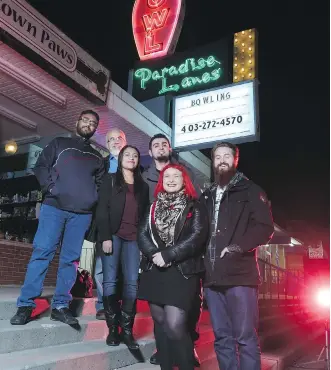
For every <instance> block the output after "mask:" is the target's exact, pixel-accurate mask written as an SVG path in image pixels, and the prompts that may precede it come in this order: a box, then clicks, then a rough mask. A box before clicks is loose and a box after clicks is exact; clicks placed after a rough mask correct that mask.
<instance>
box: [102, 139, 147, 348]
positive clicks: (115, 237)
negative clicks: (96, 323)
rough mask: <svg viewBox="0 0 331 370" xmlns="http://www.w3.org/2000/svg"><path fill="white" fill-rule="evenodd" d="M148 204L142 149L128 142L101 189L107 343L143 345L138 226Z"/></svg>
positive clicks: (131, 346) (113, 344)
mask: <svg viewBox="0 0 331 370" xmlns="http://www.w3.org/2000/svg"><path fill="white" fill-rule="evenodd" d="M147 206H148V185H147V184H146V183H145V182H144V181H143V179H142V176H141V172H140V153H139V151H138V149H137V148H135V147H133V146H130V145H127V146H125V147H124V148H123V149H122V150H121V151H120V153H119V156H118V169H117V172H116V173H115V174H107V175H106V176H105V177H104V181H103V183H102V185H101V188H100V191H99V201H98V206H97V211H96V225H97V235H98V241H99V242H102V249H103V255H102V256H101V259H102V269H103V295H104V296H103V303H104V308H105V316H106V321H107V325H108V327H109V335H108V337H107V340H106V343H107V344H108V345H109V346H118V345H119V344H120V339H121V338H120V336H119V326H121V328H122V332H121V333H122V340H123V341H124V343H125V344H126V345H127V346H128V347H129V348H130V349H137V348H138V347H139V346H138V344H137V343H136V342H135V340H134V338H133V335H132V328H133V323H134V317H135V306H136V298H137V290H138V273H139V263H140V251H139V249H138V246H137V228H138V223H139V221H140V220H141V219H142V217H143V215H144V213H145V209H146V207H147ZM119 266H121V271H122V274H123V279H124V281H123V292H122V306H121V307H120V304H119V300H118V295H117V294H116V292H117V277H118V270H119Z"/></svg>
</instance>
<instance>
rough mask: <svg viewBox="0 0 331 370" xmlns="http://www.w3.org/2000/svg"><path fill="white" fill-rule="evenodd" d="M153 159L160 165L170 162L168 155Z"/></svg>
mask: <svg viewBox="0 0 331 370" xmlns="http://www.w3.org/2000/svg"><path fill="white" fill-rule="evenodd" d="M154 159H155V160H156V161H158V162H160V163H167V162H169V160H170V155H168V156H166V155H160V156H159V157H156V158H154Z"/></svg>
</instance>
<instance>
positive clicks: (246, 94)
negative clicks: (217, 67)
mask: <svg viewBox="0 0 331 370" xmlns="http://www.w3.org/2000/svg"><path fill="white" fill-rule="evenodd" d="M256 102H257V88H256V86H255V81H249V82H243V83H237V84H233V85H229V86H225V87H222V88H217V89H212V90H207V91H203V92H199V93H195V94H189V95H185V96H181V97H176V98H174V104H173V124H172V147H173V148H174V149H177V150H193V149H203V148H210V147H212V146H213V145H214V144H215V143H216V142H219V141H230V142H233V143H242V142H248V141H256V140H258V139H259V131H258V119H257V108H256Z"/></svg>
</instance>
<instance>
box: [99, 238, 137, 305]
mask: <svg viewBox="0 0 331 370" xmlns="http://www.w3.org/2000/svg"><path fill="white" fill-rule="evenodd" d="M119 264H121V268H122V274H123V293H122V297H123V299H127V300H135V299H136V298H137V291H138V273H139V264H140V252H139V249H138V245H137V242H136V241H128V240H124V239H122V238H120V237H118V236H116V235H114V236H113V253H112V254H110V255H106V254H104V253H103V254H102V269H103V294H104V296H110V295H114V294H116V293H117V282H118V269H119Z"/></svg>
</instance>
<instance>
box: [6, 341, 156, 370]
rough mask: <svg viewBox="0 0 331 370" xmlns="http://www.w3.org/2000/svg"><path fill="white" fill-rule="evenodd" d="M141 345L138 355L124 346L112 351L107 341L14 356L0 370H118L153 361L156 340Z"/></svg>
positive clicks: (142, 342) (21, 352) (140, 342)
mask: <svg viewBox="0 0 331 370" xmlns="http://www.w3.org/2000/svg"><path fill="white" fill-rule="evenodd" d="M139 344H140V350H138V351H134V352H133V351H131V352H130V351H129V350H128V348H127V347H126V346H125V345H124V344H121V345H120V346H118V347H109V346H107V345H106V343H105V342H104V341H103V340H102V341H100V340H92V341H88V342H81V343H71V344H65V345H58V346H51V347H46V348H43V349H42V350H40V349H39V348H36V349H32V350H26V351H20V352H12V353H7V354H2V355H0V370H27V369H29V370H72V369H79V370H105V369H107V370H115V369H119V368H123V367H125V366H129V365H132V364H134V363H137V362H139V361H144V360H148V359H149V358H150V356H151V355H152V353H153V352H154V350H155V344H154V340H153V339H152V338H148V337H146V338H141V339H140V340H139ZM155 370H156V369H155Z"/></svg>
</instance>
